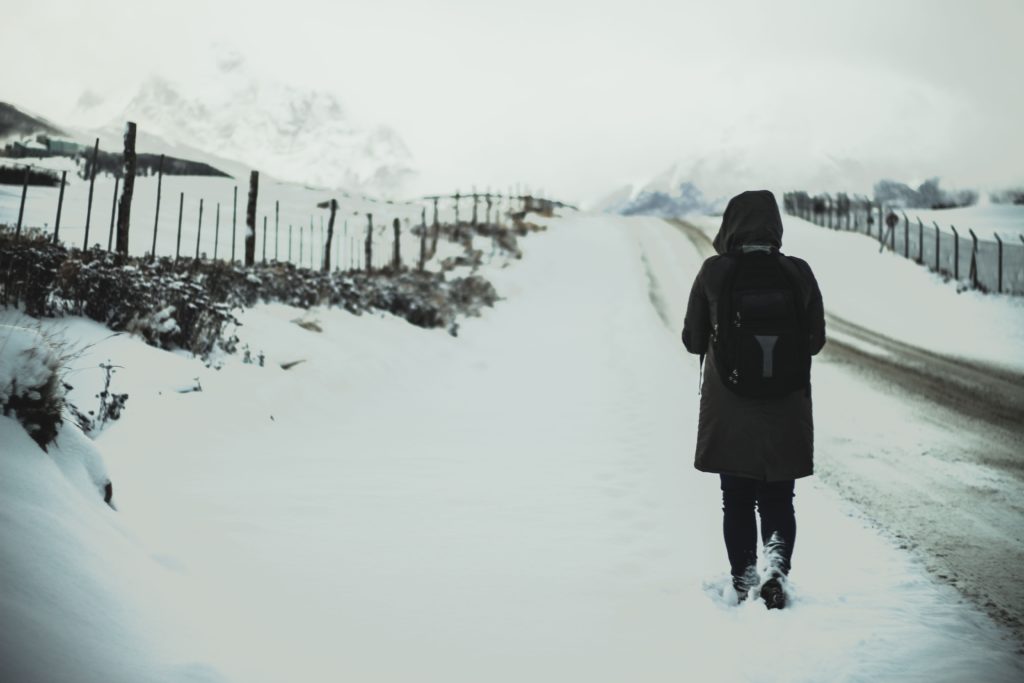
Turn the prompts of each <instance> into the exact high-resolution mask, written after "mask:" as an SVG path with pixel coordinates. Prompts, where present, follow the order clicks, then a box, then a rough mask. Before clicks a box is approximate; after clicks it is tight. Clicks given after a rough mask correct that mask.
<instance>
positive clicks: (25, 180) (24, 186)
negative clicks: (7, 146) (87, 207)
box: [14, 164, 116, 235]
mask: <svg viewBox="0 0 1024 683" xmlns="http://www.w3.org/2000/svg"><path fill="white" fill-rule="evenodd" d="M28 169H29V165H28V164H25V176H24V178H23V179H22V181H21V204H20V205H19V207H18V227H17V229H16V230H15V232H14V234H15V235H21V219H22V218H24V217H25V196H26V195H27V194H28ZM115 196H116V195H115Z"/></svg>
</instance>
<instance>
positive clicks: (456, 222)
mask: <svg viewBox="0 0 1024 683" xmlns="http://www.w3.org/2000/svg"><path fill="white" fill-rule="evenodd" d="M455 227H456V228H458V227H459V191H458V190H455Z"/></svg>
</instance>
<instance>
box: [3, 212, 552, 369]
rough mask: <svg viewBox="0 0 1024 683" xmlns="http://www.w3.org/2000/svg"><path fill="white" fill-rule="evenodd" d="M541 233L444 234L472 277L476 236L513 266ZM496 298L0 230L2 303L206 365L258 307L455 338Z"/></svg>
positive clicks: (429, 276) (455, 230) (409, 276)
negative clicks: (179, 352)
mask: <svg viewBox="0 0 1024 683" xmlns="http://www.w3.org/2000/svg"><path fill="white" fill-rule="evenodd" d="M539 229H542V228H540V227H539V226H535V225H533V224H528V223H524V222H523V221H521V220H520V221H517V222H516V223H515V226H514V228H512V229H509V228H506V227H503V226H498V225H496V224H478V225H476V226H472V225H470V224H468V223H464V224H462V225H460V226H457V227H456V226H442V227H441V232H442V233H443V234H444V235H445V237H446V238H447V239H453V240H455V241H461V242H462V243H463V244H464V246H465V248H466V255H465V256H464V257H460V258H461V260H460V261H459V263H457V264H454V265H469V266H471V267H473V268H474V269H475V267H476V266H477V265H479V263H480V261H481V259H482V252H481V251H480V250H478V249H473V248H472V246H471V245H472V237H473V236H474V235H479V236H484V237H490V238H492V239H494V241H495V243H496V244H497V245H498V246H500V247H501V248H502V249H503V250H505V251H507V252H508V253H509V254H511V255H513V256H517V257H518V256H519V255H520V254H521V252H520V250H519V247H518V244H517V241H516V234H519V235H524V234H526V233H527V232H529V231H531V230H539ZM496 298H497V296H496V294H495V292H494V289H493V288H492V287H490V285H489V284H488V283H486V282H485V281H484V280H482V279H481V278H479V277H476V276H474V277H471V278H466V279H460V278H454V279H451V280H448V279H446V276H445V274H443V273H435V272H430V271H418V270H407V269H404V268H402V269H390V268H388V269H384V270H379V271H375V272H373V273H365V272H354V273H340V272H331V273H323V272H320V271H318V270H309V269H306V268H298V267H296V266H294V265H292V264H287V263H269V264H257V265H255V266H253V267H249V268H246V267H243V266H240V265H238V264H234V263H226V262H223V261H202V260H193V259H182V260H179V261H175V260H174V259H171V258H160V259H157V260H155V261H152V262H150V261H148V260H146V259H139V258H125V257H122V256H118V255H115V254H111V253H108V252H106V251H103V250H102V249H99V248H93V249H90V250H87V251H79V250H77V249H71V250H68V249H66V248H65V247H63V246H61V245H54V244H52V243H50V242H49V240H48V239H47V238H44V237H42V236H38V235H27V236H24V235H23V236H21V237H16V236H14V235H13V234H11V233H10V232H9V231H2V230H0V304H6V305H13V306H16V307H20V308H23V309H24V310H25V312H26V313H28V314H29V315H32V316H35V317H43V316H58V315H63V314H73V315H82V316H86V317H88V318H91V319H93V320H96V321H99V322H101V323H103V324H105V325H107V326H108V327H109V328H110V329H112V330H115V331H122V330H123V331H128V332H132V333H134V334H138V335H139V336H140V337H142V338H143V339H145V340H146V342H147V343H149V344H152V345H153V346H157V347H160V348H165V349H185V350H188V351H191V352H193V353H195V354H197V355H199V356H203V357H209V354H211V353H212V352H213V351H214V350H216V349H220V350H222V351H225V352H228V353H231V352H233V351H234V350H235V349H236V346H237V337H236V336H234V335H233V334H231V330H232V329H234V327H236V326H237V325H238V320H237V319H236V317H235V312H236V311H237V310H238V309H240V308H245V307H250V306H253V305H255V304H257V303H259V302H281V303H285V304H288V305H291V306H296V307H299V308H310V307H313V306H318V305H331V306H339V307H342V308H344V309H346V310H348V311H350V312H352V313H356V314H358V313H362V312H363V311H367V310H372V309H376V310H383V311H387V312H389V313H392V314H394V315H398V316H401V317H403V318H405V319H406V320H408V321H409V322H410V323H412V324H414V325H417V326H420V327H444V328H446V329H448V330H449V331H452V332H453V333H454V330H455V319H456V317H457V316H459V315H476V314H477V313H478V311H479V309H480V307H481V306H489V305H491V304H493V303H494V301H495V300H496Z"/></svg>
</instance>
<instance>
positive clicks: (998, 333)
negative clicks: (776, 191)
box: [686, 214, 1024, 372]
mask: <svg viewBox="0 0 1024 683" xmlns="http://www.w3.org/2000/svg"><path fill="white" fill-rule="evenodd" d="M908 215H909V214H908ZM686 220H688V221H689V222H691V223H692V224H693V225H695V226H697V227H698V228H700V229H701V230H702V231H703V232H704V233H705V234H706V235H708V237H711V238H713V237H714V236H715V234H716V233H717V232H718V227H719V225H720V224H721V220H722V219H721V217H718V216H691V217H688V218H687V219H686ZM783 225H784V227H785V231H784V233H783V237H782V250H783V252H785V253H787V254H790V255H792V256H799V257H800V258H803V259H804V260H806V261H807V262H808V263H809V264H810V265H811V268H813V270H814V274H815V277H816V278H817V280H818V284H819V286H820V287H821V291H822V297H823V298H824V300H825V308H826V311H828V312H830V313H834V314H835V315H838V316H839V317H841V318H843V319H844V320H846V321H848V322H851V323H854V324H856V325H860V326H861V327H864V328H867V329H869V330H873V331H875V332H879V333H881V334H883V335H885V336H887V337H890V338H892V339H896V340H898V341H902V342H905V343H908V344H911V345H913V346H917V347H920V348H924V349H928V350H931V351H935V352H937V353H941V354H946V355H950V356H955V357H960V358H966V359H971V360H974V361H980V362H982V363H986V364H991V365H994V366H997V367H1001V368H1005V369H1008V370H1011V371H1014V372H1024V355H1021V353H1020V350H1021V349H1022V348H1024V297H1019V296H1008V295H993V294H984V293H982V292H978V291H973V290H966V291H960V292H958V291H957V287H956V286H955V285H954V284H952V283H944V282H943V280H942V277H941V276H939V275H937V274H935V273H932V272H930V271H929V270H928V269H927V268H924V267H922V266H919V265H917V264H916V263H914V262H913V261H912V260H908V259H905V258H903V256H902V255H900V254H894V253H892V252H891V251H888V250H886V251H882V252H881V253H880V252H879V249H878V241H877V240H876V239H871V238H869V237H867V236H865V235H863V234H860V233H854V232H844V231H835V230H828V229H826V228H822V227H820V226H817V225H814V224H813V223H809V222H807V221H804V220H802V219H800V218H796V217H795V216H785V217H783ZM831 333H832V332H831V330H829V334H831ZM848 338H849V337H847V336H844V341H845V340H847V339H848ZM855 343H856V342H855Z"/></svg>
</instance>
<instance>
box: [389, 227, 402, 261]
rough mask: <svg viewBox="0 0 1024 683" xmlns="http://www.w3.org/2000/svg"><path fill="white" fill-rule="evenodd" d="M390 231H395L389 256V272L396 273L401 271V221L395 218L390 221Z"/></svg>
mask: <svg viewBox="0 0 1024 683" xmlns="http://www.w3.org/2000/svg"><path fill="white" fill-rule="evenodd" d="M391 229H392V230H394V231H395V245H394V251H393V252H392V254H391V270H393V271H395V272H396V273H397V272H398V271H399V270H401V269H402V221H400V220H398V219H397V218H396V219H394V220H393V221H391Z"/></svg>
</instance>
